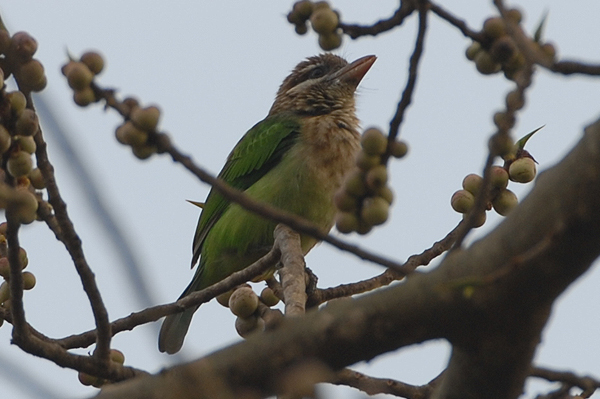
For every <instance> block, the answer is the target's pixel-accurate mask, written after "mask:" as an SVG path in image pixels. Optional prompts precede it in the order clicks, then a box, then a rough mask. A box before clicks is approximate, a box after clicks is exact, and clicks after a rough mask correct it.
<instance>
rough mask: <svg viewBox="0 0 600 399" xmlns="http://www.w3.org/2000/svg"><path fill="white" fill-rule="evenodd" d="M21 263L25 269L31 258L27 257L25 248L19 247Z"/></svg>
mask: <svg viewBox="0 0 600 399" xmlns="http://www.w3.org/2000/svg"><path fill="white" fill-rule="evenodd" d="M19 263H20V264H21V270H23V269H25V268H26V267H27V265H28V264H29V258H27V251H25V249H23V248H19Z"/></svg>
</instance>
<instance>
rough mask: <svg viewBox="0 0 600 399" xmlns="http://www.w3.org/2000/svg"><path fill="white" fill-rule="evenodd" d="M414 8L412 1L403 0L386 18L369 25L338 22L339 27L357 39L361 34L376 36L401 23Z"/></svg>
mask: <svg viewBox="0 0 600 399" xmlns="http://www.w3.org/2000/svg"><path fill="white" fill-rule="evenodd" d="M414 9H415V8H414V6H413V5H412V2H410V1H403V2H402V3H401V5H400V7H399V8H398V9H397V10H396V12H394V15H392V16H391V17H390V18H388V19H381V20H379V21H377V22H375V23H374V24H373V25H370V26H361V25H354V24H344V23H340V28H342V30H343V31H344V33H345V34H347V35H348V36H350V37H351V38H352V39H357V38H359V37H361V36H377V35H378V34H380V33H383V32H387V31H389V30H392V29H394V28H396V27H398V26H400V25H402V23H403V22H404V19H405V18H406V17H408V16H409V15H410V14H412V12H413V11H414Z"/></svg>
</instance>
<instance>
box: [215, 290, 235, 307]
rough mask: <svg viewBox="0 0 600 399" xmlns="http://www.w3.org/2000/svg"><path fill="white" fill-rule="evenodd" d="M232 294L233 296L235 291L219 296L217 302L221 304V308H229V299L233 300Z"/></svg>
mask: <svg viewBox="0 0 600 399" xmlns="http://www.w3.org/2000/svg"><path fill="white" fill-rule="evenodd" d="M231 294H233V290H229V291H227V292H224V293H222V294H219V295H217V302H219V304H220V305H221V306H225V307H226V308H228V307H229V298H231Z"/></svg>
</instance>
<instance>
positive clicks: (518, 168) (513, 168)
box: [508, 157, 536, 183]
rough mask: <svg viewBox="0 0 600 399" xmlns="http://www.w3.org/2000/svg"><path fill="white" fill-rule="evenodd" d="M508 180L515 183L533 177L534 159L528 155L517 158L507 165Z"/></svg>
mask: <svg viewBox="0 0 600 399" xmlns="http://www.w3.org/2000/svg"><path fill="white" fill-rule="evenodd" d="M508 175H509V176H510V180H512V181H514V182H517V183H529V182H530V181H532V180H533V179H534V178H535V175H536V167H535V161H534V160H533V159H531V158H529V157H524V158H519V159H517V160H515V161H514V162H512V163H511V164H510V166H509V167H508Z"/></svg>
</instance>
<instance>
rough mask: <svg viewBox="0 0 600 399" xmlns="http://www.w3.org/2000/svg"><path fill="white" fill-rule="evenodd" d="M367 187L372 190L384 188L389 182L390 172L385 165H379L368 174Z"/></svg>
mask: <svg viewBox="0 0 600 399" xmlns="http://www.w3.org/2000/svg"><path fill="white" fill-rule="evenodd" d="M366 181H367V186H368V187H369V188H370V189H371V190H378V189H380V188H382V187H384V186H385V185H386V184H387V181H388V172H387V168H386V166H385V165H377V166H375V167H374V168H372V169H371V170H369V171H368V172H367V177H366Z"/></svg>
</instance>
